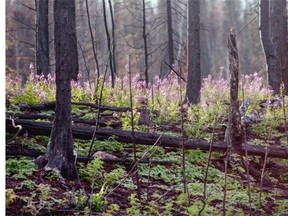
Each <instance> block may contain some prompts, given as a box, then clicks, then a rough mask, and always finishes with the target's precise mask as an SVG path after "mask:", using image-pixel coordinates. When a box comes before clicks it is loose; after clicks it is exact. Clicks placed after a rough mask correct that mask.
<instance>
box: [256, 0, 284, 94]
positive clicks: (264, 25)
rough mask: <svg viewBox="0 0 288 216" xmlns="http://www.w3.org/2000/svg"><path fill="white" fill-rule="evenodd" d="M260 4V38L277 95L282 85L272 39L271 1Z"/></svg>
mask: <svg viewBox="0 0 288 216" xmlns="http://www.w3.org/2000/svg"><path fill="white" fill-rule="evenodd" d="M259 4H260V27H259V30H260V37H261V41H262V45H263V50H264V53H265V56H266V62H267V66H268V71H267V72H268V82H269V85H270V86H271V87H272V88H273V90H274V92H275V93H279V88H280V85H281V74H280V68H279V65H278V63H277V58H276V49H275V46H274V44H273V41H272V38H271V34H270V31H271V23H270V11H269V0H259Z"/></svg>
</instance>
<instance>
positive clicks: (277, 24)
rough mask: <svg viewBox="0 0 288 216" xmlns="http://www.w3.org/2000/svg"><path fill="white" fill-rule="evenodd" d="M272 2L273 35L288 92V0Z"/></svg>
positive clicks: (281, 73)
mask: <svg viewBox="0 0 288 216" xmlns="http://www.w3.org/2000/svg"><path fill="white" fill-rule="evenodd" d="M270 2H271V7H270V8H271V36H272V41H273V43H274V46H275V53H276V58H277V65H278V66H279V71H280V75H281V78H282V79H281V81H283V82H284V84H285V90H286V94H287V93H288V73H287V71H288V38H287V37H288V35H287V3H286V0H277V1H270Z"/></svg>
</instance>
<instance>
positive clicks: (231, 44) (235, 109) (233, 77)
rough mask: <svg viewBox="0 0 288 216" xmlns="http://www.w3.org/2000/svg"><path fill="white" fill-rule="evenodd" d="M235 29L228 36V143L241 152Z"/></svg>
mask: <svg viewBox="0 0 288 216" xmlns="http://www.w3.org/2000/svg"><path fill="white" fill-rule="evenodd" d="M234 30H235V29H232V30H231V32H230V34H229V36H228V53H229V70H230V108H229V116H228V128H227V132H228V133H227V137H226V139H227V143H228V146H229V144H231V146H232V148H233V150H235V151H237V152H240V151H241V148H242V128H241V122H240V121H241V117H240V113H239V101H238V84H239V58H238V50H237V43H236V35H235V33H234Z"/></svg>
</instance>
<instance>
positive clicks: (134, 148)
mask: <svg viewBox="0 0 288 216" xmlns="http://www.w3.org/2000/svg"><path fill="white" fill-rule="evenodd" d="M130 60H131V56H130V55H129V68H128V74H129V91H130V108H131V127H132V128H131V130H132V131H131V133H132V145H133V153H134V162H135V164H136V161H137V157H136V144H135V133H134V114H133V95H132V78H131V76H132V75H131V61H130ZM135 171H136V184H137V196H138V199H140V196H141V188H140V182H139V175H138V165H137V164H136V166H135Z"/></svg>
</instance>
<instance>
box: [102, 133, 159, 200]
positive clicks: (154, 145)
mask: <svg viewBox="0 0 288 216" xmlns="http://www.w3.org/2000/svg"><path fill="white" fill-rule="evenodd" d="M163 135H164V133H162V134H161V135H160V136H159V137H158V139H157V140H156V142H155V143H154V144H153V145H152V146H151V148H150V149H148V151H146V152H145V153H144V154H143V155H142V157H141V158H139V159H138V160H137V161H136V162H135V163H134V165H133V167H132V168H131V170H130V171H129V172H128V173H127V175H126V176H125V177H124V178H123V179H122V180H121V181H120V182H119V183H118V185H117V186H115V187H114V188H113V189H112V190H111V191H110V192H109V193H108V194H107V195H106V196H105V197H106V198H107V197H108V196H110V194H112V193H113V192H114V191H115V190H116V189H117V188H118V187H120V186H121V185H122V183H123V182H124V181H125V179H127V178H128V177H129V176H130V174H134V173H135V172H133V173H132V171H133V170H134V168H135V167H136V166H137V164H138V163H139V161H141V160H142V159H143V158H144V157H145V156H146V155H147V154H148V152H149V151H151V150H153V149H154V148H155V147H156V146H157V144H158V142H159V140H160V139H161V137H162V136H163ZM160 144H161V143H160ZM155 151H156V149H154V150H153V152H152V153H151V154H153V153H154V152H155Z"/></svg>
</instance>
